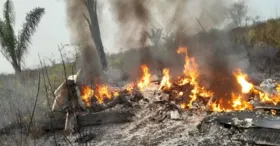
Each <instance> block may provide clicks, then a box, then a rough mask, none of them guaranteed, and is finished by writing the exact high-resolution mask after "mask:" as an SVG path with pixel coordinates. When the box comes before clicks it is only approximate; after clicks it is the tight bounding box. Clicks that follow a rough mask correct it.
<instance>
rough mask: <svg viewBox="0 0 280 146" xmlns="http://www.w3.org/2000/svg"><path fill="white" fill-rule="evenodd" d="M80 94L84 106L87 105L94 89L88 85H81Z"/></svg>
mask: <svg viewBox="0 0 280 146" xmlns="http://www.w3.org/2000/svg"><path fill="white" fill-rule="evenodd" d="M81 94H82V95H81V96H82V100H83V101H84V102H85V104H86V106H89V105H90V100H91V97H92V96H93V95H94V91H93V90H92V89H91V88H90V87H89V86H83V87H82V92H81Z"/></svg>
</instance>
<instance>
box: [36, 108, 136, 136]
mask: <svg viewBox="0 0 280 146" xmlns="http://www.w3.org/2000/svg"><path fill="white" fill-rule="evenodd" d="M132 116H133V114H131V113H130V112H127V111H101V112H96V113H77V114H76V115H75V117H73V118H76V120H75V123H73V121H72V120H69V122H70V123H68V124H69V125H68V127H71V128H74V129H78V128H81V127H87V126H96V125H106V124H119V123H127V122H130V121H131V118H132ZM65 118H66V115H65V114H64V115H63V116H60V117H52V118H49V119H47V120H44V121H43V120H42V121H40V122H39V123H40V124H41V125H42V130H43V131H45V132H49V131H57V130H64V129H65Z"/></svg>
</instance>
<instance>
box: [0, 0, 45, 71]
mask: <svg viewBox="0 0 280 146" xmlns="http://www.w3.org/2000/svg"><path fill="white" fill-rule="evenodd" d="M44 13H45V10H44V8H39V7H37V8H35V9H33V10H31V11H30V12H29V13H27V16H26V18H25V20H26V22H25V23H24V24H23V28H22V30H21V31H19V33H18V36H16V34H15V31H14V25H15V12H14V5H13V2H12V1H11V0H7V1H6V2H5V3H4V11H3V17H4V18H3V19H0V46H1V49H0V50H1V53H2V54H3V56H4V57H5V58H6V59H7V60H8V61H9V62H10V63H11V64H12V66H13V68H14V70H15V72H16V73H20V72H21V71H22V64H23V59H24V56H25V55H26V54H27V53H28V47H29V45H31V36H32V35H33V34H34V32H35V30H36V27H37V26H38V24H39V22H40V20H41V17H42V16H43V14H44Z"/></svg>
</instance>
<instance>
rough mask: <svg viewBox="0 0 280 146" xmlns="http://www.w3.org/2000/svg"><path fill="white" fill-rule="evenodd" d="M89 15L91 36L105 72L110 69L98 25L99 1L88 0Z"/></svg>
mask: <svg viewBox="0 0 280 146" xmlns="http://www.w3.org/2000/svg"><path fill="white" fill-rule="evenodd" d="M85 4H86V7H87V10H88V13H89V17H90V18H89V19H90V24H89V25H90V26H89V27H90V32H91V36H92V38H93V41H94V43H95V47H96V49H97V52H98V54H99V57H100V61H101V65H102V69H103V70H105V71H106V70H107V69H108V64H107V59H106V55H105V51H104V47H103V44H102V40H101V34H100V28H99V23H98V17H97V9H96V8H97V1H96V0H87V2H86V3H85Z"/></svg>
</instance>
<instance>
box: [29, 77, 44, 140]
mask: <svg viewBox="0 0 280 146" xmlns="http://www.w3.org/2000/svg"><path fill="white" fill-rule="evenodd" d="M38 78H39V80H38V87H37V93H36V98H35V103H34V106H33V110H32V114H31V119H30V122H29V124H28V128H27V136H28V135H29V132H30V127H31V124H32V121H33V118H34V113H35V109H36V106H37V101H38V97H39V92H40V83H41V74H40V72H39V75H38Z"/></svg>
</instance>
